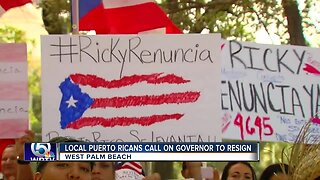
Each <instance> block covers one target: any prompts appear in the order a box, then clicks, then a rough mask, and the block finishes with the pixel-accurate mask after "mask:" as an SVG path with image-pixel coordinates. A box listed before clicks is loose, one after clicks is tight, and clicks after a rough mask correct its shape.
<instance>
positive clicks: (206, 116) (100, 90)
mask: <svg viewBox="0 0 320 180" xmlns="http://www.w3.org/2000/svg"><path fill="white" fill-rule="evenodd" d="M219 58H220V35H218V34H211V35H120V36H113V35H109V36H104V35H98V36H68V35H64V36H43V37H42V98H43V99H42V112H43V116H42V126H43V128H42V133H43V140H44V141H47V140H49V139H51V138H53V137H56V136H71V137H76V138H78V139H82V140H84V141H92V142H115V141H118V142H121V141H130V142H144V141H145V142H201V141H203V142H214V141H220V139H221V130H220V127H221V124H220V120H219V112H220V105H219V103H217V102H219V101H220V97H219V92H220V68H221V67H220V60H219Z"/></svg>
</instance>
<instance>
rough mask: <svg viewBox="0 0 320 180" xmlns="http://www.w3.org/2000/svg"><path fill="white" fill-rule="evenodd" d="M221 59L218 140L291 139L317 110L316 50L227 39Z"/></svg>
mask: <svg viewBox="0 0 320 180" xmlns="http://www.w3.org/2000/svg"><path fill="white" fill-rule="evenodd" d="M221 57H222V71H221V72H222V73H221V74H222V81H221V88H222V92H221V108H222V111H223V114H222V124H223V128H222V131H223V138H226V139H241V140H258V141H260V140H263V141H287V142H293V141H294V140H295V139H296V136H297V135H298V133H299V131H300V129H301V126H302V125H304V124H305V123H306V122H307V121H309V119H310V118H311V117H314V116H315V115H316V113H317V112H319V110H320V84H319V82H320V49H315V48H307V47H300V46H276V45H262V44H256V43H248V42H237V41H226V42H225V44H224V45H223V50H222V54H221ZM311 132H312V133H311V137H315V136H317V135H319V133H320V127H319V126H318V125H314V126H313V127H312V129H311Z"/></svg>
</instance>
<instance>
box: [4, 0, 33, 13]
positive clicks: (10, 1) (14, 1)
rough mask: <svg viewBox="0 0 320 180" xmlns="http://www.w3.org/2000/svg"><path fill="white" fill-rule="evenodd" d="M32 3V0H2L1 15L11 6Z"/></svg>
mask: <svg viewBox="0 0 320 180" xmlns="http://www.w3.org/2000/svg"><path fill="white" fill-rule="evenodd" d="M27 3H32V1H31V0H0V16H1V15H2V14H3V13H4V12H6V11H8V10H9V9H11V8H14V7H19V6H23V5H25V4H27Z"/></svg>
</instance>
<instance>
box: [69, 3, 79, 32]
mask: <svg viewBox="0 0 320 180" xmlns="http://www.w3.org/2000/svg"><path fill="white" fill-rule="evenodd" d="M71 18H72V21H71V22H72V34H79V0H71Z"/></svg>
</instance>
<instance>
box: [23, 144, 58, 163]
mask: <svg viewBox="0 0 320 180" xmlns="http://www.w3.org/2000/svg"><path fill="white" fill-rule="evenodd" d="M56 151H57V149H56V144H51V143H29V144H26V145H25V160H29V161H55V160H56V154H57V153H56Z"/></svg>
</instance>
